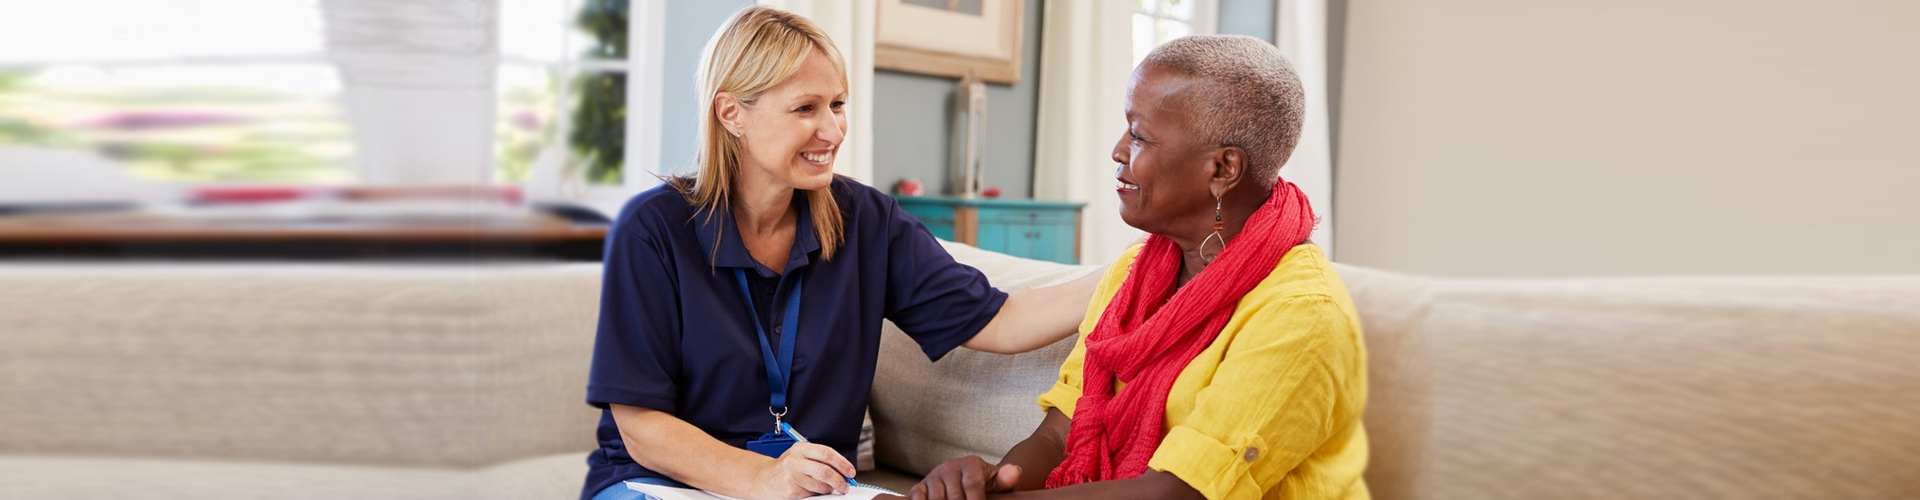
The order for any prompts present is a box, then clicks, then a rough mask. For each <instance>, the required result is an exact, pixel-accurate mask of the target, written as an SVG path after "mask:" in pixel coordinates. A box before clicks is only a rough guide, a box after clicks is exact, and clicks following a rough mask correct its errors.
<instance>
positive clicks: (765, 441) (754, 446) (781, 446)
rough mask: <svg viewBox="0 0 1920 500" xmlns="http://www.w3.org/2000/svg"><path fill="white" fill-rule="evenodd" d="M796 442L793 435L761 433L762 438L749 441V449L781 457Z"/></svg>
mask: <svg viewBox="0 0 1920 500" xmlns="http://www.w3.org/2000/svg"><path fill="white" fill-rule="evenodd" d="M794 442H795V441H794V440H793V437H791V436H788V435H786V434H781V433H771V434H761V435H760V439H755V440H752V441H747V451H751V452H754V453H759V454H761V455H766V456H769V457H773V458H780V455H781V454H783V453H786V452H787V448H792V447H793V443H794Z"/></svg>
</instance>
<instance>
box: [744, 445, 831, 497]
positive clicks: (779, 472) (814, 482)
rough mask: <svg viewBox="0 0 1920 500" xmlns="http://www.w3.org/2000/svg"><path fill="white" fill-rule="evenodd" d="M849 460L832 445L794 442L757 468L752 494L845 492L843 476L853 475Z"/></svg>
mask: <svg viewBox="0 0 1920 500" xmlns="http://www.w3.org/2000/svg"><path fill="white" fill-rule="evenodd" d="M853 474H854V469H853V464H852V463H848V462H847V457H843V456H840V452H837V451H833V448H828V447H826V446H822V445H818V444H814V443H794V444H793V447H792V448H787V452H786V453H782V454H780V458H779V459H776V460H774V461H773V462H769V463H767V465H766V466H765V467H764V468H762V469H761V470H760V471H759V474H758V475H757V478H756V479H757V480H756V481H754V484H757V485H759V487H758V488H757V491H755V494H754V495H753V496H754V497H755V498H779V499H783V500H793V499H797V498H806V497H810V496H814V495H826V494H831V493H846V492H847V478H849V477H853Z"/></svg>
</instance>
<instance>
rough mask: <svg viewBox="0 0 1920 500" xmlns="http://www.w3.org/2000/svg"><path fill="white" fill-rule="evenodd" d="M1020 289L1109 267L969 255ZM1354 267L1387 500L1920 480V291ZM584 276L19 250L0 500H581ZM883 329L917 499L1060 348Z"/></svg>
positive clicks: (1012, 410) (4, 314)
mask: <svg viewBox="0 0 1920 500" xmlns="http://www.w3.org/2000/svg"><path fill="white" fill-rule="evenodd" d="M952 249H953V251H954V252H955V254H956V256H958V257H959V258H960V259H961V260H962V261H965V262H968V263H970V264H973V265H975V266H977V267H980V268H981V269H982V270H983V271H986V272H987V273H988V275H989V276H990V277H991V278H992V279H993V280H994V281H995V282H996V283H998V284H1000V285H1001V286H1003V287H1006V288H1024V287H1028V286H1034V285H1038V284H1042V283H1046V282H1051V281H1056V280H1061V279H1066V278H1069V277H1071V276H1074V275H1077V274H1078V273H1084V272H1091V271H1092V267H1091V266H1080V267H1075V266H1062V265H1057V264H1050V263H1040V262H1033V261H1025V260H1020V259H1014V258H1011V257H1006V256H1002V255H997V254H991V253H987V252H983V251H979V250H975V249H971V248H966V247H959V246H955V247H953V248H952ZM1342 274H1343V276H1344V277H1345V279H1346V280H1347V282H1348V285H1349V287H1350V288H1351V290H1352V292H1353V293H1354V298H1355V302H1356V303H1357V304H1358V305H1359V307H1360V309H1361V311H1360V312H1361V316H1362V321H1363V323H1364V327H1365V328H1366V333H1367V337H1368V348H1369V349H1370V356H1371V362H1372V368H1371V376H1372V382H1373V391H1372V394H1373V401H1372V402H1371V406H1370V408H1369V412H1368V415H1367V423H1368V425H1369V430H1370V432H1371V434H1372V437H1373V443H1372V445H1373V455H1374V456H1373V467H1372V468H1371V469H1370V471H1369V475H1368V479H1369V484H1370V486H1371V487H1372V488H1373V489H1374V492H1375V496H1376V498H1383V499H1398V498H1475V499H1479V498H1496V499H1504V498H1512V499H1522V498H1526V499H1532V498H1616V497H1630V498H1683V497H1684V498H1809V499H1811V498H1822V499H1824V498H1901V497H1909V498H1910V497H1920V425H1917V424H1920V277H1914V276H1907V277H1829V278H1822V277H1794V278H1658V279H1606V280H1573V279H1568V280H1539V281H1474V280H1441V279H1425V278H1417V277H1410V276H1402V275H1396V274H1391V273H1384V272H1379V271H1373V270H1368V269H1362V268H1354V267H1343V268H1342ZM598 277H599V275H598V269H597V266H593V265H511V264H492V265H490V264H480V265H465V264H461V265H444V266H434V265H398V264H393V265H352V264H178V265H154V264H102V263H95V264H31V265H29V264H17V263H10V264H4V265H0V347H3V348H4V349H0V498H8V499H13V498H21V499H28V498H31V499H64V498H74V499H81V498H86V499H92V498H135V499H140V498H151V499H176V498H180V499H186V498H191V499H227V498H235V499H238V498H277V499H305V498H314V499H319V498H329V499H336V498H365V499H413V498H422V499H425V498H572V497H573V496H574V495H575V494H576V493H577V491H578V490H577V489H578V487H579V484H580V479H581V474H582V473H583V472H584V470H585V466H584V461H583V457H584V453H586V452H587V451H588V450H590V449H591V448H592V446H593V443H592V438H591V433H592V429H593V426H594V424H595V420H596V418H597V414H596V412H594V411H592V410H590V409H589V408H587V407H586V406H585V405H584V404H583V403H581V399H582V396H581V395H582V392H583V387H582V386H583V381H584V379H585V376H586V369H587V366H586V365H587V361H586V360H587V356H588V351H589V350H590V348H591V342H592V329H593V324H594V311H595V308H596V306H597V304H596V298H597V293H598ZM905 342H907V340H906V339H904V338H903V337H901V336H898V335H889V336H887V340H886V341H885V343H884V344H883V346H882V347H883V349H882V352H883V354H882V365H881V368H880V372H879V376H878V380H877V383H876V386H875V389H874V398H873V415H874V421H875V429H876V435H877V438H876V443H875V448H876V453H877V455H878V459H879V463H880V465H881V467H883V468H884V469H887V470H886V471H876V472H868V473H864V474H863V475H862V477H863V479H867V480H869V481H870V482H879V483H882V484H891V485H895V486H898V485H901V484H909V483H910V481H911V478H912V474H914V473H918V472H924V471H925V470H926V468H928V467H930V466H931V465H932V464H934V463H937V461H938V460H940V459H943V458H947V457H951V456H954V455H958V454H966V453H976V454H982V455H987V456H989V457H993V456H994V455H995V454H997V453H1000V452H1001V451H1004V450H1005V449H1006V447H1007V446H1009V445H1010V444H1012V442H1014V441H1016V440H1018V439H1020V438H1021V437H1024V436H1025V434H1026V433H1027V432H1028V431H1030V430H1031V428H1032V426H1033V424H1034V422H1037V420H1038V418H1039V414H1038V413H1037V407H1035V406H1034V403H1033V398H1034V396H1035V395H1037V394H1038V393H1039V392H1040V391H1041V390H1043V389H1044V388H1045V387H1046V386H1047V384H1049V383H1050V382H1051V380H1052V379H1053V376H1054V372H1055V364H1056V363H1057V362H1058V360H1059V358H1060V357H1061V356H1064V354H1065V352H1066V350H1067V348H1068V345H1067V344H1066V343H1062V344H1059V345H1055V346H1052V347H1049V348H1046V349H1043V350H1041V351H1036V352H1033V353H1028V354H1025V355H1021V356H1012V357H1009V356H996V355H988V354H982V353H976V352H970V351H964V350H962V351H956V352H955V353H954V354H952V355H950V356H949V357H948V358H947V359H944V360H942V361H941V362H939V363H927V362H926V361H925V359H924V358H923V357H920V355H919V354H918V352H917V350H915V349H911V348H910V347H911V346H909V345H906V344H905Z"/></svg>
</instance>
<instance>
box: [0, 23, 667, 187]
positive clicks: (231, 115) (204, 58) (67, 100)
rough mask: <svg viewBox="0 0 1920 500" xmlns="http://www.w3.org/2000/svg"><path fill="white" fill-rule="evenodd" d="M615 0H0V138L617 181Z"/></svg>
mask: <svg viewBox="0 0 1920 500" xmlns="http://www.w3.org/2000/svg"><path fill="white" fill-rule="evenodd" d="M628 3H629V0H172V1H168V2H154V1H151V0H74V1H63V2H12V3H10V4H9V5H7V6H5V7H0V147H22V146H25V147H51V148H61V149H72V150H82V151H88V152H92V153H96V154H99V155H102V156H105V157H108V158H111V159H113V160H115V161H117V162H119V163H121V164H122V165H125V166H126V167H127V169H128V171H129V173H130V174H131V175H132V176H134V177H136V178H142V179H147V180H155V181H163V182H188V183H200V182H249V183H257V182H268V183H282V182H287V183H352V182H439V183H456V182H501V183H520V182H524V181H526V180H527V179H528V178H529V177H530V176H532V175H533V173H534V170H535V169H536V167H552V168H557V169H559V170H562V171H565V172H571V173H572V174H573V175H576V176H579V177H580V178H584V179H585V180H587V181H589V182H590V183H595V184H614V185H619V184H622V182H623V180H624V179H625V178H626V177H628V176H625V175H623V174H624V172H623V170H624V165H625V163H626V161H625V159H626V156H627V155H626V153H625V149H626V142H627V137H628V135H627V134H628V129H629V128H630V127H629V123H630V122H632V121H634V120H635V119H636V117H634V116H629V114H628V113H627V112H626V103H627V73H628V70H627V67H628V65H629V57H628V43H627V39H628V31H629V29H628V28H629V18H630V17H634V16H633V15H631V14H630V13H629V9H628ZM642 4H646V2H642ZM647 9H651V10H647ZM643 10H644V11H645V12H649V13H657V12H658V9H657V7H648V8H646V9H643ZM655 22H657V20H656V21H655Z"/></svg>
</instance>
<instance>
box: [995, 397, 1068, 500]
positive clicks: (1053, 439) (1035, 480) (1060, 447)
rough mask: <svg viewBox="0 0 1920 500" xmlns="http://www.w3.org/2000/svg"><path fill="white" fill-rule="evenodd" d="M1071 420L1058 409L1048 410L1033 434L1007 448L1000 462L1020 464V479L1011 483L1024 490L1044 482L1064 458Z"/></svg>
mask: <svg viewBox="0 0 1920 500" xmlns="http://www.w3.org/2000/svg"><path fill="white" fill-rule="evenodd" d="M1072 422H1073V421H1072V420H1070V419H1068V418H1067V416H1066V414H1064V413H1060V410H1058V409H1051V410H1047V418H1046V419H1045V420H1041V421H1040V427H1038V428H1035V429H1034V430H1033V435H1031V436H1027V439H1026V440H1025V441H1021V442H1020V444H1016V445H1014V446H1013V449H1010V450H1007V456H1006V457H1004V458H1001V459H1000V465H1003V466H1004V465H1018V466H1020V480H1019V481H1017V482H1015V483H1014V485H1013V489H1015V490H1019V491H1026V490H1037V489H1041V488H1045V487H1046V486H1047V475H1048V474H1052V473H1053V469H1054V468H1055V467H1059V466H1060V462H1061V461H1063V460H1065V459H1066V450H1067V430H1068V429H1069V428H1070V427H1071V426H1072V425H1073V423H1072Z"/></svg>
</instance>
